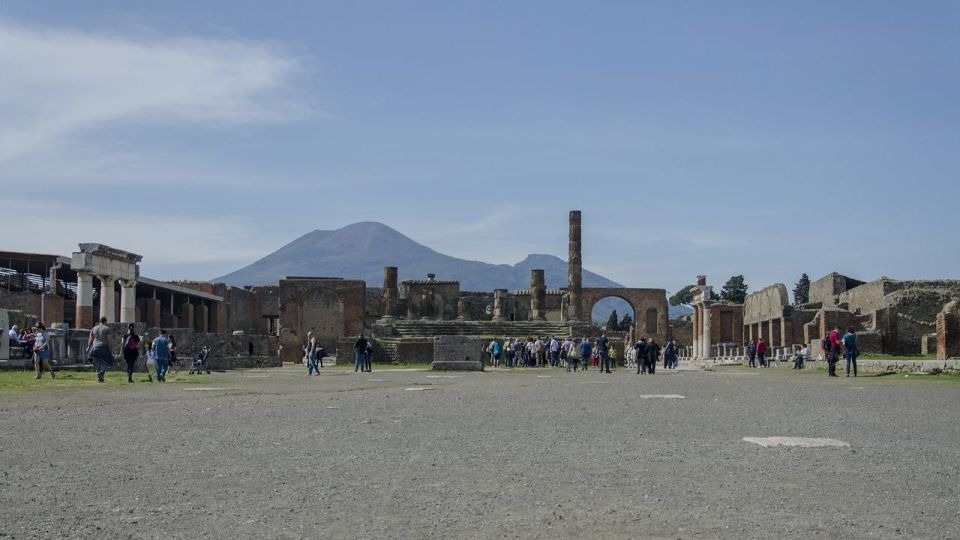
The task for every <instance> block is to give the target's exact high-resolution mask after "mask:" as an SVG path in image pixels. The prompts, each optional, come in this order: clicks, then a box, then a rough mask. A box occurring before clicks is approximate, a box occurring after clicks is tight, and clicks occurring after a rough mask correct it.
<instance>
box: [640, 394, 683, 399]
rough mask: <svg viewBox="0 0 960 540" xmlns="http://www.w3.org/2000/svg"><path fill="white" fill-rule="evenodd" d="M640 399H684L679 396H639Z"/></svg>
mask: <svg viewBox="0 0 960 540" xmlns="http://www.w3.org/2000/svg"><path fill="white" fill-rule="evenodd" d="M640 399H686V398H684V397H683V396H681V395H680V394H641V395H640Z"/></svg>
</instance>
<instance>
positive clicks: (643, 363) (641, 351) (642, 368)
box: [633, 338, 649, 375]
mask: <svg viewBox="0 0 960 540" xmlns="http://www.w3.org/2000/svg"><path fill="white" fill-rule="evenodd" d="M633 348H634V349H636V350H637V375H643V374H645V373H646V372H647V363H648V362H649V358H648V357H647V339H646V338H640V341H638V342H637V344H636V345H634V346H633Z"/></svg>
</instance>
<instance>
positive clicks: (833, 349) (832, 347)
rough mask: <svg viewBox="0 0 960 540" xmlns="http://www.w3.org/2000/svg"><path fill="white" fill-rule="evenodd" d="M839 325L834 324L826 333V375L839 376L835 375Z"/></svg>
mask: <svg viewBox="0 0 960 540" xmlns="http://www.w3.org/2000/svg"><path fill="white" fill-rule="evenodd" d="M841 341H842V340H841V338H840V327H838V326H834V327H833V330H831V331H830V333H829V334H827V342H826V345H827V348H828V351H829V352H827V376H828V377H839V375H837V363H838V362H839V361H840V342H841Z"/></svg>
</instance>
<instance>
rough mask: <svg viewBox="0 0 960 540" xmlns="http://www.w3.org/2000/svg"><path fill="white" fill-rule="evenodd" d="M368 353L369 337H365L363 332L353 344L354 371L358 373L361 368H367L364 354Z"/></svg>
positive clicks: (364, 369)
mask: <svg viewBox="0 0 960 540" xmlns="http://www.w3.org/2000/svg"><path fill="white" fill-rule="evenodd" d="M366 355H367V338H365V337H363V334H360V337H358V338H357V341H356V342H355V343H354V344H353V372H354V373H356V372H358V371H360V370H361V369H362V370H363V371H366V370H367V361H366V359H365V358H364V356H366Z"/></svg>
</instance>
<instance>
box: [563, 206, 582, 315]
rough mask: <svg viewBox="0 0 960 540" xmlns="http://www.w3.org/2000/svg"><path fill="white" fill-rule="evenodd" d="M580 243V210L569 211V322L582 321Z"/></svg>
mask: <svg viewBox="0 0 960 540" xmlns="http://www.w3.org/2000/svg"><path fill="white" fill-rule="evenodd" d="M582 247H583V246H582V244H581V242H580V210H571V211H570V242H569V245H568V248H569V251H568V253H567V292H568V293H569V295H570V306H569V308H568V309H569V313H570V317H569V320H570V321H571V322H579V321H580V320H582V319H583V305H582V302H581V298H582V296H583V253H582V251H581V248H582Z"/></svg>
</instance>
